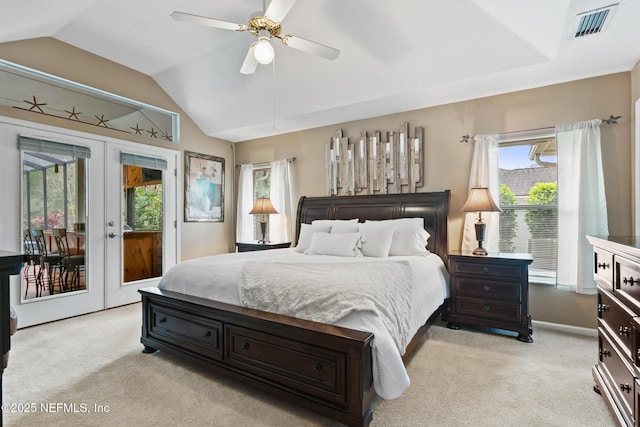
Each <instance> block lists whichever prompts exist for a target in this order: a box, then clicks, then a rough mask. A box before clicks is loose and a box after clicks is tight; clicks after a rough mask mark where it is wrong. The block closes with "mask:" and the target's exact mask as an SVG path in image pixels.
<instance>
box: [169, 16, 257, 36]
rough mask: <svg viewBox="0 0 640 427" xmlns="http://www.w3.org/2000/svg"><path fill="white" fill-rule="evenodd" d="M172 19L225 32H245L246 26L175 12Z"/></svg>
mask: <svg viewBox="0 0 640 427" xmlns="http://www.w3.org/2000/svg"><path fill="white" fill-rule="evenodd" d="M171 17H172V18H173V19H175V20H176V21H182V22H189V23H192V24H199V25H206V26H209V27H214V28H222V29H223V30H233V31H245V30H246V29H247V26H246V25H242V24H234V23H233V22H228V21H221V20H220V19H213V18H207V17H204V16H199V15H192V14H190V13H184V12H177V11H175V12H173V13H172V14H171Z"/></svg>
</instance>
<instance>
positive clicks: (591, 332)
mask: <svg viewBox="0 0 640 427" xmlns="http://www.w3.org/2000/svg"><path fill="white" fill-rule="evenodd" d="M531 323H532V324H533V325H534V326H536V327H539V328H543V329H550V330H553V331H559V332H567V333H570V334H576V335H584V336H588V337H595V338H597V337H598V330H597V329H596V328H583V327H581V326H573V325H564V324H562V323H551V322H542V321H540V320H533V321H532V322H531Z"/></svg>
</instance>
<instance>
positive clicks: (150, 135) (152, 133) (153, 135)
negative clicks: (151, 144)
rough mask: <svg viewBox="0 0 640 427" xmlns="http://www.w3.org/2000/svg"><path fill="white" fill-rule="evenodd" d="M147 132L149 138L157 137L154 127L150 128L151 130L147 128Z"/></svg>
mask: <svg viewBox="0 0 640 427" xmlns="http://www.w3.org/2000/svg"><path fill="white" fill-rule="evenodd" d="M147 133H148V134H149V138H157V137H158V131H157V130H155V129H154V128H151V130H148V131H147Z"/></svg>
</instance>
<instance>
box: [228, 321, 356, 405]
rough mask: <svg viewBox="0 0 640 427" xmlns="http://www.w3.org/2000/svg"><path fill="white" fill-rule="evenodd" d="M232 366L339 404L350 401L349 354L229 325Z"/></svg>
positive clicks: (230, 361) (229, 353)
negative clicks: (348, 386) (348, 384)
mask: <svg viewBox="0 0 640 427" xmlns="http://www.w3.org/2000/svg"><path fill="white" fill-rule="evenodd" d="M225 340H226V343H227V346H226V354H225V359H226V361H227V363H228V364H230V365H233V366H236V367H239V368H241V369H242V370H244V371H246V372H249V373H253V374H255V375H257V376H259V377H261V378H265V379H268V380H269V381H273V382H276V383H279V384H281V385H284V386H289V387H292V388H295V389H296V390H301V391H303V392H305V393H308V394H310V395H313V396H317V397H320V398H322V399H324V400H328V401H331V402H335V403H340V404H343V403H344V402H345V401H346V387H345V380H346V378H345V375H346V355H345V354H344V353H339V352H335V351H332V350H328V349H324V348H320V347H316V346H311V345H308V344H304V343H301V342H298V341H294V340H289V339H285V338H279V337H274V336H273V335H265V334H263V333H261V332H259V331H254V330H252V329H246V328H242V327H239V326H235V325H225Z"/></svg>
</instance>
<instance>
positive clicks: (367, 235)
mask: <svg viewBox="0 0 640 427" xmlns="http://www.w3.org/2000/svg"><path fill="white" fill-rule="evenodd" d="M394 228H395V227H394V225H393V224H391V223H388V222H387V221H367V222H365V223H364V224H360V234H362V255H364V256H370V257H377V258H385V257H388V256H389V249H390V248H391V241H392V239H393V230H394Z"/></svg>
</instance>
